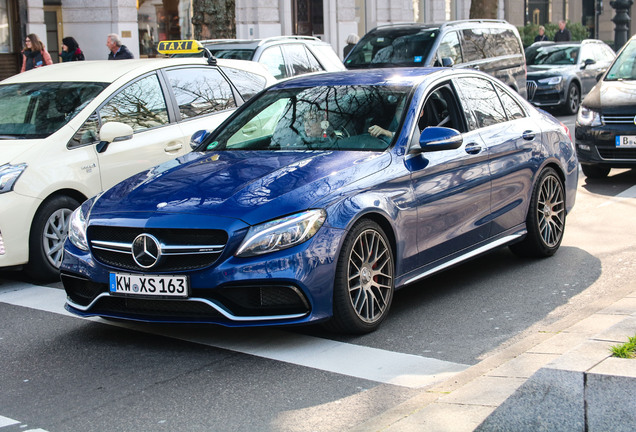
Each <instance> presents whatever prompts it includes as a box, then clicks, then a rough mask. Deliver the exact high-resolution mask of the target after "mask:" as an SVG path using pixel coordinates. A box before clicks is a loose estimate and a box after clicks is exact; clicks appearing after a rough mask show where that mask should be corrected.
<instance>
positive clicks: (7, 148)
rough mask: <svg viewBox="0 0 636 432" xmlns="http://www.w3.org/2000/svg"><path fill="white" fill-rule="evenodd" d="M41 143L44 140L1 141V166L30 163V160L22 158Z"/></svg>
mask: <svg viewBox="0 0 636 432" xmlns="http://www.w3.org/2000/svg"><path fill="white" fill-rule="evenodd" d="M40 141H42V140H16V139H6V140H3V139H0V166H1V165H4V164H7V163H14V164H15V163H22V162H27V163H28V162H29V161H28V160H23V159H20V156H21V155H23V154H24V153H27V152H28V151H29V150H30V149H31V148H32V147H33V146H34V145H36V144H37V143H38V142H40Z"/></svg>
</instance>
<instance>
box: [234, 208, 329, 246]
mask: <svg viewBox="0 0 636 432" xmlns="http://www.w3.org/2000/svg"><path fill="white" fill-rule="evenodd" d="M326 217H327V214H326V213H325V211H324V210H307V211H304V212H301V213H296V214H294V215H291V216H286V217H283V218H280V219H275V220H273V221H269V222H265V223H262V224H260V225H255V226H253V227H251V228H250V229H249V231H248V232H247V235H246V236H245V240H244V241H243V243H242V244H241V246H240V247H239V248H238V251H237V252H236V256H237V257H252V256H256V255H262V254H266V253H270V252H274V251H279V250H282V249H287V248H290V247H292V246H296V245H298V244H300V243H303V242H305V241H307V240H309V239H310V238H312V237H313V236H314V234H316V232H318V229H320V227H321V226H322V224H323V223H324V222H325V219H326Z"/></svg>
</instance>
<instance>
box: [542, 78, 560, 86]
mask: <svg viewBox="0 0 636 432" xmlns="http://www.w3.org/2000/svg"><path fill="white" fill-rule="evenodd" d="M561 81H563V77H561V76H553V77H550V78H543V79H540V80H538V81H537V82H539V83H541V84H545V85H558V84H561Z"/></svg>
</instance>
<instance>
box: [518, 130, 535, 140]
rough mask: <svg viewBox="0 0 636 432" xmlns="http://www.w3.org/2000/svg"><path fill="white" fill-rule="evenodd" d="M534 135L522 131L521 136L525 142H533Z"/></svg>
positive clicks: (531, 132)
mask: <svg viewBox="0 0 636 432" xmlns="http://www.w3.org/2000/svg"><path fill="white" fill-rule="evenodd" d="M536 135H537V134H536V133H535V132H534V131H531V130H527V131H523V134H521V136H522V137H523V139H524V140H527V141H531V140H533V139H534V137H535V136H536Z"/></svg>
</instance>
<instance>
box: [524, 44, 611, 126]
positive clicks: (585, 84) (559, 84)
mask: <svg viewBox="0 0 636 432" xmlns="http://www.w3.org/2000/svg"><path fill="white" fill-rule="evenodd" d="M614 57H616V54H615V53H614V50H612V48H610V47H609V46H608V45H607V44H606V43H605V42H603V41H600V40H595V39H586V40H584V41H580V42H536V43H534V44H532V45H530V46H529V47H528V48H527V49H526V62H527V64H528V81H527V85H528V100H529V101H530V102H531V103H532V104H533V105H536V106H539V107H554V108H563V109H564V110H565V112H566V113H568V114H576V113H577V112H578V110H579V105H580V104H581V99H582V97H584V96H585V95H586V94H587V93H588V92H589V91H590V90H591V89H592V87H594V85H595V84H596V81H597V79H598V78H599V76H600V75H602V74H603V72H605V70H606V69H607V68H608V66H609V65H610V64H611V63H612V60H614Z"/></svg>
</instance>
